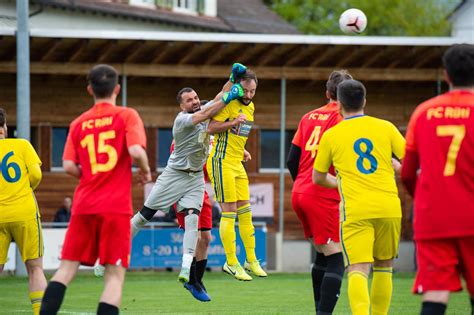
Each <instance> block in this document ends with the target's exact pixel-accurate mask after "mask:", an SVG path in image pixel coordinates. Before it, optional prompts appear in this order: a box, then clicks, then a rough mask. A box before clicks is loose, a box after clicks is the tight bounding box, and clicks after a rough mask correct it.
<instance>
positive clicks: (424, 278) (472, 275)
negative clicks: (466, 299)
mask: <svg viewBox="0 0 474 315" xmlns="http://www.w3.org/2000/svg"><path fill="white" fill-rule="evenodd" d="M416 260H417V263H418V272H417V274H416V279H415V284H414V286H413V293H418V294H422V293H425V292H426V291H432V290H436V291H445V290H446V291H451V292H456V291H461V290H462V286H461V279H460V277H461V276H463V277H464V279H465V280H466V285H467V290H468V291H469V293H470V295H471V296H474V236H469V237H463V238H447V239H437V240H421V241H416Z"/></svg>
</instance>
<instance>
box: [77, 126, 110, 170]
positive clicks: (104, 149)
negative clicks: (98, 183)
mask: <svg viewBox="0 0 474 315" xmlns="http://www.w3.org/2000/svg"><path fill="white" fill-rule="evenodd" d="M110 139H115V130H109V131H103V132H101V133H99V143H98V146H97V153H98V154H101V153H102V154H107V157H108V159H107V162H106V163H98V162H97V153H96V151H95V139H94V134H89V135H87V136H85V137H84V138H83V139H82V140H81V146H82V147H83V148H87V152H88V153H89V161H90V164H91V173H92V175H95V174H97V173H98V172H108V171H110V170H111V169H113V168H114V167H115V165H117V159H118V157H117V150H115V148H114V147H113V146H111V145H110V144H106V143H105V141H107V140H110Z"/></svg>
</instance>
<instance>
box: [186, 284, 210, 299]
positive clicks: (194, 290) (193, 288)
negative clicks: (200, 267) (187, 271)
mask: <svg viewBox="0 0 474 315" xmlns="http://www.w3.org/2000/svg"><path fill="white" fill-rule="evenodd" d="M184 288H185V289H186V290H188V291H189V292H191V294H192V296H193V297H194V298H195V299H196V300H198V301H201V302H210V301H211V297H210V296H209V295H208V294H207V292H206V290H204V289H203V288H202V287H201V286H200V285H199V284H198V283H195V284H190V283H185V284H184Z"/></svg>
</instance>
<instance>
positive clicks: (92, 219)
mask: <svg viewBox="0 0 474 315" xmlns="http://www.w3.org/2000/svg"><path fill="white" fill-rule="evenodd" d="M130 247H131V241H130V215H128V214H111V213H107V214H78V215H73V216H72V217H71V222H70V223H69V227H68V229H67V232H66V238H65V240H64V244H63V249H62V253H61V259H65V260H72V261H79V262H80V263H81V264H82V265H85V266H94V264H95V262H96V260H97V258H99V264H101V265H106V264H110V265H117V266H119V265H122V266H123V267H125V268H128V265H129V261H130Z"/></svg>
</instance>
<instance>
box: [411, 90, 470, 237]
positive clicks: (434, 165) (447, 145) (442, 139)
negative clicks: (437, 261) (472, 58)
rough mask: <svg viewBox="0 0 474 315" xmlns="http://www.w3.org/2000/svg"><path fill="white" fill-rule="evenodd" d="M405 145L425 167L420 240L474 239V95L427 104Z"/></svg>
mask: <svg viewBox="0 0 474 315" xmlns="http://www.w3.org/2000/svg"><path fill="white" fill-rule="evenodd" d="M406 140H407V143H406V150H407V156H408V155H409V154H414V155H415V156H416V157H417V160H418V161H419V162H418V163H419V167H420V173H419V176H418V179H417V182H416V189H415V205H414V210H415V216H414V232H415V239H417V240H421V239H434V238H446V237H462V236H472V235H474V203H473V201H474V162H473V161H474V93H472V92H469V91H463V90H454V91H451V92H448V93H445V94H443V95H440V96H438V97H435V98H432V99H430V100H428V101H426V102H425V103H422V104H421V105H420V106H418V107H417V109H416V110H415V112H414V113H413V115H412V117H411V119H410V123H409V125H408V129H407V133H406Z"/></svg>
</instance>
